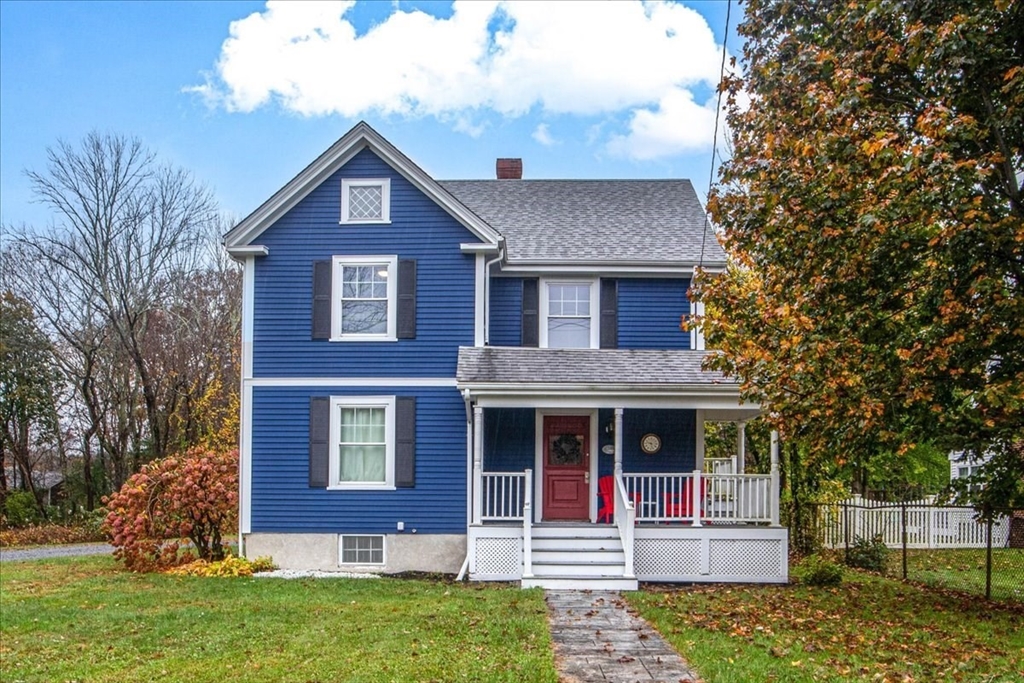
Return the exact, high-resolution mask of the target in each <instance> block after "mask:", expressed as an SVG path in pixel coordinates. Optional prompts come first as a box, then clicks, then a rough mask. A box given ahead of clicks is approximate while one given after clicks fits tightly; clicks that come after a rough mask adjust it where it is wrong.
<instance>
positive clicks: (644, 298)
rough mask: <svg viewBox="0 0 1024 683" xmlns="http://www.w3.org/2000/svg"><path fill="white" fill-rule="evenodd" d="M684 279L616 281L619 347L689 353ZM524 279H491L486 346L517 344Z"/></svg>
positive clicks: (520, 334) (687, 287)
mask: <svg viewBox="0 0 1024 683" xmlns="http://www.w3.org/2000/svg"><path fill="white" fill-rule="evenodd" d="M689 287H690V281H689V280H688V279H681V278H624V279H620V280H619V348H620V349H688V348H690V333H689V332H683V331H682V330H681V329H679V321H680V318H681V316H682V315H684V314H687V313H689V312H690V301H689V299H687V297H686V290H687V289H689ZM522 303H523V281H522V278H516V277H492V278H491V291H490V306H491V310H490V326H491V329H490V345H491V346H521V345H522Z"/></svg>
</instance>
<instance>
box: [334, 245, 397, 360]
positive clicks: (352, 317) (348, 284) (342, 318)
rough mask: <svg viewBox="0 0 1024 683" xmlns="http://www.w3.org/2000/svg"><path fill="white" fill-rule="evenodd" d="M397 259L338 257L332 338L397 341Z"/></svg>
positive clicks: (335, 269)
mask: <svg viewBox="0 0 1024 683" xmlns="http://www.w3.org/2000/svg"><path fill="white" fill-rule="evenodd" d="M397 271H398V257H397V256H335V257H334V276H333V277H334V287H333V291H334V292H337V293H338V294H337V298H336V300H335V301H334V303H333V307H332V308H333V312H332V321H331V328H332V329H331V338H332V339H336V340H341V341H360V340H391V339H395V325H396V307H397V305H396V299H397V284H396V282H397V278H398V272H397Z"/></svg>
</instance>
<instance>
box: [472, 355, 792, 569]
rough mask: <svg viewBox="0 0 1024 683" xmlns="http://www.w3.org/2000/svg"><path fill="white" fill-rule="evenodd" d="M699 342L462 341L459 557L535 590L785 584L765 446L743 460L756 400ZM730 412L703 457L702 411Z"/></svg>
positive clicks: (708, 415)
mask: <svg viewBox="0 0 1024 683" xmlns="http://www.w3.org/2000/svg"><path fill="white" fill-rule="evenodd" d="M705 355H706V352H704V351H689V350H671V351H639V350H617V349H536V348H532V349H529V348H499V347H485V348H462V349H460V351H459V366H458V373H457V377H458V386H459V388H460V390H461V391H462V392H463V397H464V398H465V401H466V418H467V420H466V422H467V457H468V463H467V465H468V470H467V486H466V488H467V492H468V496H467V511H466V512H467V526H468V552H467V555H468V557H467V569H468V573H469V577H470V579H473V580H484V581H486V580H520V581H522V583H523V585H524V586H533V585H537V586H544V587H549V588H586V587H589V588H595V589H598V588H619V589H622V588H632V587H635V586H636V583H637V581H638V580H645V581H680V582H684V581H685V582H689V581H742V582H784V581H786V580H787V578H788V564H787V553H788V535H787V532H786V530H785V529H783V528H781V527H780V526H779V497H778V491H779V482H778V453H777V443H773V449H772V460H771V463H772V466H771V470H770V472H767V473H749V474H748V473H747V472H746V467H745V439H744V425H745V424H746V421H747V420H750V419H753V418H755V417H757V415H759V414H760V406H758V405H756V404H750V403H744V402H743V401H741V400H740V397H739V388H738V386H737V385H736V383H735V382H733V381H731V380H730V379H729V378H726V377H724V376H722V375H721V374H719V373H714V372H707V371H704V370H703V369H702V367H701V363H702V361H703V359H704V357H705ZM726 421H731V422H736V423H737V426H738V433H739V437H738V439H737V443H736V450H735V451H734V456H733V457H731V458H726V459H722V460H718V461H715V460H710V459H705V443H704V424H705V422H726Z"/></svg>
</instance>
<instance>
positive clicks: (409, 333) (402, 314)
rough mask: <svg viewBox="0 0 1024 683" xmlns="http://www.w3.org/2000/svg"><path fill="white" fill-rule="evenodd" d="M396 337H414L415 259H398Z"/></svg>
mask: <svg viewBox="0 0 1024 683" xmlns="http://www.w3.org/2000/svg"><path fill="white" fill-rule="evenodd" d="M398 338H399V339H415V338H416V261H415V260H413V259H401V260H399V261H398Z"/></svg>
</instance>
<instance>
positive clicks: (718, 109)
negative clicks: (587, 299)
mask: <svg viewBox="0 0 1024 683" xmlns="http://www.w3.org/2000/svg"><path fill="white" fill-rule="evenodd" d="M731 13H732V0H729V2H728V4H727V5H726V6H725V34H724V35H723V36H722V65H721V67H719V70H718V103H717V104H716V105H715V134H714V137H713V138H712V140H711V170H710V172H709V173H708V193H707V195H705V198H704V201H705V202H707V199H708V198H710V197H711V188H712V186H714V184H715V157H717V156H718V119H719V118H720V117H721V115H722V92H723V91H724V90H725V88H724V87H722V80H723V79H724V78H725V53H726V48H727V47H728V45H729V15H730V14H731ZM708 223H709V221H708V209H707V206H706V205H705V206H704V233H703V235H701V240H700V261H698V262H697V267H698V268H703V267H704V248H705V247H706V245H707V241H708V228H709V227H710V226H709V224H708Z"/></svg>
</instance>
